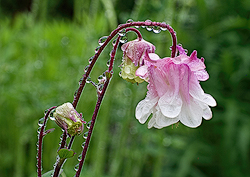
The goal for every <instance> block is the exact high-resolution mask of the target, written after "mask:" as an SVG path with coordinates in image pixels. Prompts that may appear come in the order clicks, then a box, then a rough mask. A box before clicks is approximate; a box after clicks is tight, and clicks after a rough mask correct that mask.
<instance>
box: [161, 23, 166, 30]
mask: <svg viewBox="0 0 250 177" xmlns="http://www.w3.org/2000/svg"><path fill="white" fill-rule="evenodd" d="M162 24H165V25H167V24H166V22H162ZM160 28H161V30H162V31H166V30H167V28H164V27H160Z"/></svg>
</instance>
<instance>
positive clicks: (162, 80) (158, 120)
mask: <svg viewBox="0 0 250 177" xmlns="http://www.w3.org/2000/svg"><path fill="white" fill-rule="evenodd" d="M177 49H178V50H179V55H178V56H177V57H175V58H163V59H160V57H159V56H158V55H156V54H154V53H152V54H148V58H147V60H144V64H145V65H143V66H141V67H140V68H138V69H137V71H136V75H137V76H140V77H141V78H143V79H145V80H147V81H148V82H149V84H148V86H147V88H148V92H147V96H146V98H145V99H144V100H142V101H140V102H139V103H138V105H137V107H136V118H137V119H138V120H139V122H140V123H145V122H146V120H147V119H148V117H149V116H150V114H151V113H152V114H153V116H152V118H151V119H150V121H149V123H148V127H149V128H151V127H156V128H163V127H166V126H169V125H172V124H174V123H177V122H179V121H180V122H181V123H183V124H184V125H186V126H188V127H192V128H194V127H198V126H199V125H200V124H201V122H202V117H203V118H204V119H206V120H209V119H211V118H212V112H211V109H210V108H209V106H216V101H215V100H214V98H213V97H212V96H211V95H209V94H206V93H204V91H203V89H202V88H201V86H200V83H199V81H205V80H207V79H208V78H209V75H208V73H207V72H206V70H205V64H204V59H203V58H201V59H198V58H197V52H196V51H193V53H192V54H191V55H190V56H187V53H186V51H185V50H184V49H183V48H182V47H181V46H177Z"/></svg>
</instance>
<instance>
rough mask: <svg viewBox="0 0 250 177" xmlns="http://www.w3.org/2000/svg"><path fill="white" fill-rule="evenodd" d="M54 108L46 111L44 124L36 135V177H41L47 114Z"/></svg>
mask: <svg viewBox="0 0 250 177" xmlns="http://www.w3.org/2000/svg"><path fill="white" fill-rule="evenodd" d="M54 108H56V106H54V107H51V108H50V109H48V111H47V113H46V115H45V116H44V122H43V125H42V126H41V130H40V133H39V135H38V151H37V176H38V177H41V176H42V144H43V137H44V136H45V134H44V129H45V126H46V123H47V119H48V117H49V114H50V112H51V111H52V110H53V109H54Z"/></svg>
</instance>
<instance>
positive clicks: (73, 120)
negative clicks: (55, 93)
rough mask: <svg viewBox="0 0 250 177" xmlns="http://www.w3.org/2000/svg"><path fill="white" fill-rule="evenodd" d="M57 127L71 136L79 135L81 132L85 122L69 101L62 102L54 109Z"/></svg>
mask: <svg viewBox="0 0 250 177" xmlns="http://www.w3.org/2000/svg"><path fill="white" fill-rule="evenodd" d="M53 116H54V118H55V122H56V123H57V125H58V126H59V127H61V128H62V129H64V130H66V131H67V133H68V134H69V135H71V136H75V135H80V134H81V133H82V132H83V123H86V122H85V121H84V120H83V118H82V114H79V113H78V112H77V111H76V110H75V109H74V107H73V105H72V104H71V103H64V104H63V105H61V106H58V107H57V108H56V109H55V112H54V114H53Z"/></svg>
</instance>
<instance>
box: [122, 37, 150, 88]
mask: <svg viewBox="0 0 250 177" xmlns="http://www.w3.org/2000/svg"><path fill="white" fill-rule="evenodd" d="M121 49H122V51H123V60H122V64H121V72H120V76H121V77H122V78H123V79H125V80H127V81H129V82H132V83H141V82H143V81H144V80H143V79H141V78H140V77H138V76H136V75H135V72H136V70H137V69H138V68H139V67H140V66H141V65H143V64H144V60H145V58H146V57H147V56H148V53H154V52H155V46H154V45H153V44H151V43H149V42H147V41H145V40H143V39H141V40H139V39H136V40H133V41H130V42H127V43H125V44H123V45H122V47H121Z"/></svg>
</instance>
